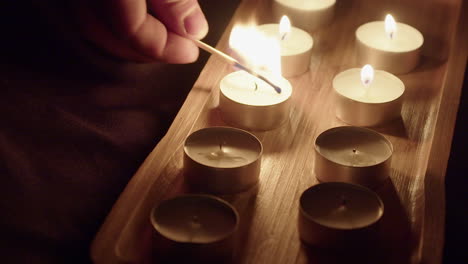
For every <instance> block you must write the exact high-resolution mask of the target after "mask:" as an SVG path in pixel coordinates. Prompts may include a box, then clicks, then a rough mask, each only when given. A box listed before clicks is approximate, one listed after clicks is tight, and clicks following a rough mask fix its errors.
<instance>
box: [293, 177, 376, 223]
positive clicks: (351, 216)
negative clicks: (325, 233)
mask: <svg viewBox="0 0 468 264" xmlns="http://www.w3.org/2000/svg"><path fill="white" fill-rule="evenodd" d="M300 204H301V209H302V210H303V213H305V214H306V215H307V216H308V217H309V218H310V219H311V220H313V221H315V222H316V223H318V224H320V225H322V226H326V227H329V228H336V229H356V228H362V227H366V226H369V225H372V224H373V223H375V222H377V221H378V220H379V219H380V218H381V216H382V215H383V204H382V201H381V200H380V199H379V197H378V196H377V195H376V194H375V193H374V192H372V191H370V190H368V189H366V188H363V187H361V186H358V185H353V184H348V183H341V182H330V183H322V184H318V185H315V186H313V187H311V188H309V189H308V190H306V191H305V192H304V193H303V194H302V196H301V199H300Z"/></svg>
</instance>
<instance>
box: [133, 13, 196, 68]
mask: <svg viewBox="0 0 468 264" xmlns="http://www.w3.org/2000/svg"><path fill="white" fill-rule="evenodd" d="M130 43H131V44H132V46H133V47H134V48H136V49H138V50H141V51H142V52H143V53H144V54H145V55H147V56H150V57H153V58H156V59H159V60H162V61H165V62H168V63H190V62H194V61H195V60H196V59H197V58H198V52H199V51H198V47H197V46H195V44H194V42H193V41H192V40H190V39H187V38H184V37H182V36H180V35H178V34H174V33H172V32H168V31H167V30H166V27H165V26H164V25H163V24H162V23H161V22H160V21H159V20H157V19H155V18H154V17H153V16H151V15H149V14H148V15H147V16H146V19H145V20H144V22H143V24H141V25H140V27H139V28H138V29H137V31H136V32H135V33H133V35H132V37H131V38H130Z"/></svg>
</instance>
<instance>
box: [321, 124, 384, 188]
mask: <svg viewBox="0 0 468 264" xmlns="http://www.w3.org/2000/svg"><path fill="white" fill-rule="evenodd" d="M392 153H393V146H392V143H391V142H390V141H389V140H388V139H386V138H385V137H384V136H382V135H381V134H379V133H377V132H375V131H373V130H370V129H367V128H361V127H352V126H343V127H335V128H331V129H328V130H326V131H324V132H322V133H321V134H320V135H319V136H318V137H317V138H316V140H315V166H314V172H315V176H316V177H317V179H318V180H319V181H321V182H335V181H340V182H349V183H356V184H361V185H364V186H367V187H376V186H377V185H379V184H380V183H382V182H383V181H384V180H385V179H386V178H387V177H388V176H389V174H390V163H391V157H392Z"/></svg>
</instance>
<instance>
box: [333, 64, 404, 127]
mask: <svg viewBox="0 0 468 264" xmlns="http://www.w3.org/2000/svg"><path fill="white" fill-rule="evenodd" d="M333 89H334V91H335V99H336V115H337V117H338V118H340V119H341V120H343V121H344V122H346V123H348V124H351V125H356V126H375V125H379V124H382V123H385V122H387V121H391V120H393V119H396V118H398V117H400V115H401V107H402V103H403V93H404V91H405V85H404V83H403V82H402V81H401V80H400V79H399V78H398V77H396V76H395V75H393V74H390V73H388V72H385V71H374V70H373V68H372V66H370V65H366V66H365V67H363V68H362V69H358V68H353V69H349V70H346V71H344V72H341V73H339V74H338V75H336V76H335V78H334V79H333Z"/></svg>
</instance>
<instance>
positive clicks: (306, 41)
mask: <svg viewBox="0 0 468 264" xmlns="http://www.w3.org/2000/svg"><path fill="white" fill-rule="evenodd" d="M279 28H280V25H279V24H264V25H260V26H258V30H259V31H260V32H263V33H264V34H266V35H268V36H273V37H275V36H276V37H279V36H280V31H279ZM288 29H290V31H289V32H288V33H284V37H283V38H282V39H280V40H279V42H280V47H281V74H282V75H283V76H284V77H286V78H288V77H293V76H297V75H300V74H302V73H304V72H306V71H308V70H309V66H310V58H311V51H312V46H313V44H314V41H313V39H312V37H311V36H310V35H309V33H307V32H305V31H304V30H302V29H299V28H295V27H290V28H288Z"/></svg>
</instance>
